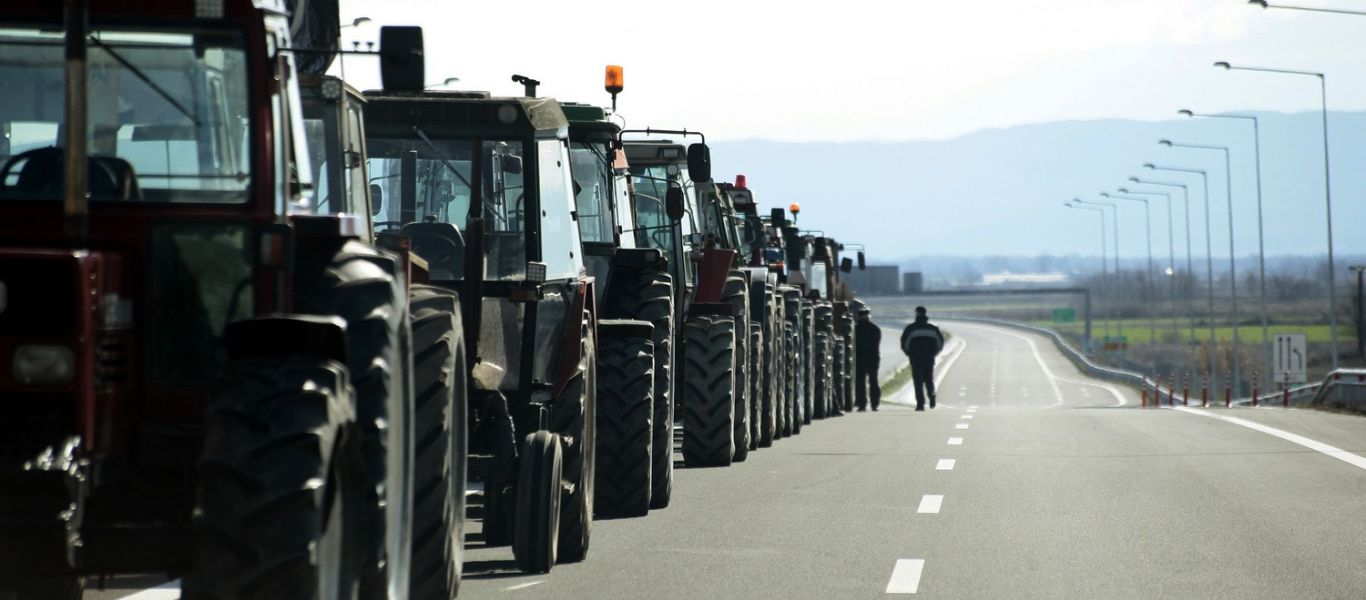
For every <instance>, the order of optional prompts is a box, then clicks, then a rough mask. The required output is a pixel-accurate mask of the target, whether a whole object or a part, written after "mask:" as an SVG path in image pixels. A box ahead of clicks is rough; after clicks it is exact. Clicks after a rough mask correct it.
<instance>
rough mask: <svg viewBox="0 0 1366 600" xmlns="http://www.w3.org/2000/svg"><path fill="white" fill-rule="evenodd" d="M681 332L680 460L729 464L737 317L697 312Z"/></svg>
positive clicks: (695, 464)
mask: <svg viewBox="0 0 1366 600" xmlns="http://www.w3.org/2000/svg"><path fill="white" fill-rule="evenodd" d="M683 333H684V335H685V336H686V341H685V342H684V344H683V348H684V350H683V354H684V367H683V369H684V372H685V373H686V375H685V376H684V378H683V462H684V463H685V464H687V465H688V466H689V467H725V466H729V465H730V464H731V460H732V459H733V458H734V457H735V438H734V437H733V436H734V432H735V320H734V319H733V318H731V317H720V316H711V315H698V316H694V317H690V318H689V319H688V321H687V323H685V324H684V325H683Z"/></svg>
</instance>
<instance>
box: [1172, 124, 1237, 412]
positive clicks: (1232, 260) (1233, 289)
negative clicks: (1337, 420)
mask: <svg viewBox="0 0 1366 600" xmlns="http://www.w3.org/2000/svg"><path fill="white" fill-rule="evenodd" d="M1159 143H1160V144H1162V145H1163V146H1167V147H1169V148H1191V149H1195V150H1218V151H1220V152H1223V153H1224V195H1225V197H1226V198H1227V199H1228V281H1229V298H1230V300H1231V302H1232V305H1231V307H1230V311H1229V321H1230V325H1232V326H1233V372H1232V374H1233V380H1232V381H1233V388H1234V390H1235V391H1237V393H1239V394H1241V393H1242V389H1241V386H1242V384H1243V380H1242V379H1241V377H1240V376H1241V375H1242V362H1243V361H1242V360H1241V356H1240V345H1239V340H1238V260H1237V258H1238V257H1237V254H1235V252H1234V248H1233V161H1232V158H1230V156H1229V155H1230V153H1229V149H1228V147H1227V146H1209V145H1204V144H1178V143H1175V142H1172V141H1170V140H1162V141H1161V142H1159ZM1208 224H1209V223H1208V222H1206V225H1208ZM1211 281H1213V280H1212V279H1211ZM1211 295H1212V292H1211ZM1212 317H1213V315H1211V318H1212Z"/></svg>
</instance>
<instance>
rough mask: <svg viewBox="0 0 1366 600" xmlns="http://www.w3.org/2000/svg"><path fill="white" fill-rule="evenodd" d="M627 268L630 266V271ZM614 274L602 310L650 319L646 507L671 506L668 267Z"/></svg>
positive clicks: (611, 316)
mask: <svg viewBox="0 0 1366 600" xmlns="http://www.w3.org/2000/svg"><path fill="white" fill-rule="evenodd" d="M628 273H629V272H628ZM626 275H627V273H623V274H622V275H620V276H614V277H613V279H612V284H611V287H610V288H609V290H608V293H607V294H605V295H604V296H603V306H602V311H601V314H602V315H603V317H604V318H608V319H639V320H641V321H649V322H650V324H652V325H654V336H653V337H652V338H651V340H650V341H651V342H653V343H654V372H655V383H654V388H655V391H654V414H653V416H652V418H651V420H652V422H653V423H652V426H653V428H654V433H653V442H652V444H653V445H652V447H651V449H650V460H651V461H652V465H653V471H652V472H651V473H650V508H665V507H667V506H669V498H670V497H671V496H672V495H673V474H674V403H675V401H676V396H677V395H676V394H675V393H674V392H675V390H676V388H678V387H679V386H678V384H677V382H675V380H674V379H675V378H674V363H675V360H676V357H675V356H674V352H673V349H674V333H675V331H674V330H675V322H674V286H673V278H671V277H670V276H669V274H668V273H661V272H659V271H654V270H648V269H646V270H640V271H636V272H634V273H633V274H632V275H631V276H630V277H627V276H626Z"/></svg>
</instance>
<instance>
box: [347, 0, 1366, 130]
mask: <svg viewBox="0 0 1366 600" xmlns="http://www.w3.org/2000/svg"><path fill="white" fill-rule="evenodd" d="M1296 3H1298V4H1303V5H1314V6H1335V7H1340V8H1356V9H1362V10H1366V1H1364V0H1333V1H1331V2H1328V1H1324V0H1296ZM341 9H342V17H343V22H349V20H350V19H352V18H355V17H359V16H367V17H370V18H372V19H374V22H373V23H370V24H366V25H362V26H360V27H358V28H348V29H345V30H343V36H344V39H346V40H348V41H350V40H374V39H376V38H377V36H378V28H377V25H379V24H420V25H423V26H424V27H425V34H426V44H427V73H428V79H429V81H441V80H443V79H444V78H446V77H448V76H457V77H460V78H461V80H462V81H461V83H459V84H456V86H455V87H459V88H462V89H477V90H488V91H492V92H494V93H498V94H517V93H520V89H521V88H520V86H518V85H516V84H513V83H512V82H511V81H510V76H511V75H512V74H513V73H520V74H524V75H528V76H531V77H534V78H536V79H539V80H541V81H542V82H544V84H543V86H542V88H541V91H542V94H543V95H548V96H555V97H557V98H560V99H564V100H576V101H587V102H595V103H606V102H607V100H608V98H607V94H606V93H605V92H603V90H602V70H603V66H604V65H606V64H608V63H615V64H621V65H623V66H624V67H625V69H626V91H625V93H623V94H622V95H621V97H620V100H619V106H620V112H621V114H622V115H623V116H624V117H625V118H626V119H627V120H628V123H629V124H630V125H632V126H642V127H643V126H646V125H653V126H656V127H688V128H697V129H702V130H703V131H705V132H706V133H708V134H709V137H711V138H714V139H747V138H762V139H773V140H909V139H944V138H951V137H955V136H959V135H962V134H965V133H969V132H972V131H975V130H979V129H983V128H990V127H1003V126H1009V125H1016V124H1021V123H1032V122H1043V121H1056V120H1068V119H1090V118H1099V117H1127V118H1139V119H1163V118H1169V117H1171V116H1173V113H1174V111H1175V110H1176V109H1178V108H1181V107H1185V106H1189V107H1190V108H1193V109H1195V110H1200V111H1219V110H1235V109H1265V110H1285V111H1293V110H1305V109H1312V108H1317V107H1318V90H1317V86H1316V85H1314V81H1313V80H1311V79H1308V78H1296V77H1285V76H1275V75H1263V74H1253V73H1230V72H1226V71H1222V70H1216V69H1214V68H1213V67H1212V66H1211V64H1212V63H1213V62H1214V61H1216V60H1229V61H1232V62H1235V63H1238V62H1243V63H1246V64H1252V65H1261V66H1273V67H1285V68H1295V69H1307V70H1321V71H1324V72H1326V73H1327V74H1328V77H1329V79H1328V82H1329V101H1330V104H1331V106H1332V107H1333V108H1334V109H1342V110H1353V109H1361V108H1366V77H1362V76H1361V75H1362V74H1363V73H1366V35H1363V34H1366V17H1350V16H1329V15H1319V14H1311V13H1302V12H1297V11H1285V10H1263V9H1260V8H1254V7H1250V6H1248V5H1247V3H1246V2H1245V0H1036V1H1032V2H1020V1H1019V0H936V1H923V0H901V1H883V0H843V1H841V2H771V1H765V2H756V1H751V0H726V1H720V0H690V1H688V2H670V3H663V2H650V1H634V2H632V1H628V2H604V1H600V0H574V1H550V0H529V1H524V2H519V3H514V4H509V3H504V2H471V1H459V2H456V1H451V0H440V1H438V0H422V1H417V0H402V1H400V0H384V1H377V0H341ZM377 62H378V61H376V60H374V59H369V58H352V59H348V60H347V67H348V69H347V71H348V73H347V75H348V78H349V79H351V80H352V81H354V82H356V83H358V84H360V86H361V87H374V86H376V85H377V82H378V73H377V70H378V67H377Z"/></svg>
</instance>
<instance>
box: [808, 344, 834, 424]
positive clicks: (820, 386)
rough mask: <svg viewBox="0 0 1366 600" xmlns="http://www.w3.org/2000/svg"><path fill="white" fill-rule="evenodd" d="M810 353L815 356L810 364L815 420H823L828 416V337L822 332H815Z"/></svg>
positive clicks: (829, 380)
mask: <svg viewBox="0 0 1366 600" xmlns="http://www.w3.org/2000/svg"><path fill="white" fill-rule="evenodd" d="M811 352H812V353H813V354H814V355H815V357H814V358H813V359H812V361H811V362H812V367H813V368H812V370H813V371H814V372H813V373H812V376H813V377H812V379H813V380H814V382H813V386H812V390H813V391H814V396H815V398H814V402H815V403H816V418H818V419H824V418H826V417H827V416H829V414H830V386H831V381H832V380H831V377H830V336H828V335H826V334H825V332H824V331H817V332H816V335H815V336H814V337H813V342H812V348H811Z"/></svg>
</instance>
